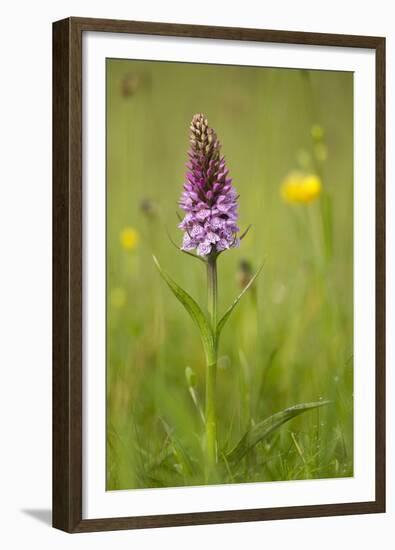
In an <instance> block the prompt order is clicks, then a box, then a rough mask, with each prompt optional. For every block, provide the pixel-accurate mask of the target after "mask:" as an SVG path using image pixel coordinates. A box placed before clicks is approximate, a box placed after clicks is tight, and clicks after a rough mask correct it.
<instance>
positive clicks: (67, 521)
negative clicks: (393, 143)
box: [53, 18, 385, 533]
mask: <svg viewBox="0 0 395 550" xmlns="http://www.w3.org/2000/svg"><path fill="white" fill-rule="evenodd" d="M86 31H94V32H118V33H132V34H148V35H149V34H151V35H160V36H177V37H195V38H212V39H223V40H248V41H258V42H273V43H286V44H307V45H321V46H334V47H353V48H371V49H374V50H375V52H376V499H375V500H374V501H372V502H359V503H346V504H330V505H314V506H293V507H282V508H266V509H254V510H232V511H220V512H203V513H192V514H171V515H156V516H144V517H122V518H102V519H91V520H88V519H82V486H83V479H82V395H83V394H82V368H83V365H82V276H83V265H82V215H83V210H82V84H83V83H82V33H83V32H86ZM103 475H104V474H103ZM384 511H385V39H384V38H381V37H371V36H349V35H336V34H322V33H304V32H290V31H277V30H262V29H243V28H227V27H209V26H200V25H175V24H170V23H147V22H140V21H115V20H105V19H86V18H69V19H64V20H62V21H58V22H56V23H54V25H53V526H54V527H56V528H58V529H62V530H64V531H67V532H70V533H77V532H79V533H80V532H88V531H105V530H118V529H141V528H151V527H168V526H176V525H197V524H210V523H230V522H245V521H264V520H273V519H288V518H303V517H323V516H334V515H350V514H366V513H377V512H384Z"/></svg>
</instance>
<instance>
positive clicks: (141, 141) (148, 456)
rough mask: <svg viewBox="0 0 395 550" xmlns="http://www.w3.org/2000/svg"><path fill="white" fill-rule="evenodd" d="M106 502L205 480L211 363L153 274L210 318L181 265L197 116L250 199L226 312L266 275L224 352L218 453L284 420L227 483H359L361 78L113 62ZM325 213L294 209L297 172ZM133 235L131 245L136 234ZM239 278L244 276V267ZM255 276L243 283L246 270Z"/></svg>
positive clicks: (196, 276) (191, 265)
mask: <svg viewBox="0 0 395 550" xmlns="http://www.w3.org/2000/svg"><path fill="white" fill-rule="evenodd" d="M106 70H107V472H106V479H107V489H108V490H115V489H130V488H144V487H166V486H170V487H174V486H183V485H200V484H203V483H204V475H203V469H202V465H203V450H202V438H203V435H204V427H203V424H202V421H201V418H200V416H199V412H198V410H197V408H196V406H195V404H194V402H193V400H192V398H191V394H190V392H189V389H188V384H187V380H186V377H185V369H186V367H187V366H189V367H190V368H191V369H192V370H193V371H194V373H195V374H196V388H195V391H196V396H197V399H198V400H199V402H200V404H201V406H202V407H203V409H204V384H205V361H204V355H203V350H202V346H201V342H200V337H199V334H198V332H197V330H196V327H195V326H194V325H193V323H192V321H191V320H190V318H189V317H188V315H187V313H186V312H185V311H184V310H183V308H182V306H181V305H180V304H179V303H178V301H177V300H176V299H175V297H174V296H173V295H172V294H171V292H170V291H169V289H168V288H167V287H166V285H165V283H164V282H163V281H162V279H161V278H160V275H159V273H158V271H157V269H156V267H155V265H154V262H153V260H152V253H155V255H156V256H157V257H158V259H159V261H160V263H161V265H162V267H163V268H164V269H165V270H166V271H167V272H168V273H170V275H171V276H172V277H173V278H174V279H175V280H176V281H177V282H178V283H179V284H180V285H181V286H182V287H183V288H185V289H186V290H187V291H188V292H189V293H190V294H191V295H192V296H193V297H194V298H195V299H196V300H197V301H198V302H199V304H201V305H202V306H204V305H205V302H206V274H205V269H204V265H203V264H201V263H200V262H197V261H195V260H194V259H192V258H190V257H188V256H187V255H185V254H183V253H181V252H180V251H178V250H177V249H176V248H175V247H174V246H173V245H172V244H171V242H170V240H169V238H168V235H167V232H169V233H170V235H171V237H172V238H173V239H174V241H176V242H177V243H180V242H181V238H182V233H181V231H180V230H179V229H177V224H178V219H177V215H176V212H177V211H178V207H177V201H178V199H179V196H180V193H181V189H182V185H183V182H184V173H185V163H186V161H187V149H188V132H189V124H190V121H191V118H192V116H193V115H194V114H195V113H198V112H203V113H205V115H206V116H207V118H208V120H209V124H210V125H211V126H213V127H214V128H215V130H216V132H217V134H218V137H219V139H220V141H221V143H222V146H223V149H222V150H223V153H224V154H225V156H226V159H227V163H228V166H229V169H230V174H231V177H232V178H233V183H234V186H235V187H236V189H237V191H238V192H239V193H240V199H239V203H240V208H239V212H240V226H241V228H242V229H243V228H245V227H247V226H248V225H249V224H252V228H251V230H250V232H249V233H248V235H247V236H246V237H245V239H244V240H243V241H242V244H241V247H240V248H239V249H237V250H231V251H228V252H226V253H224V254H222V255H221V257H220V258H219V262H218V263H219V265H218V269H219V311H220V313H221V312H223V311H224V310H225V309H226V308H227V307H228V306H229V305H230V303H231V302H232V301H233V299H234V298H235V297H236V295H237V294H238V293H239V292H240V290H241V287H242V285H243V282H244V281H245V279H246V277H248V273H247V272H246V268H245V266H246V265H248V266H250V268H251V269H252V270H254V269H256V268H257V267H258V266H259V264H260V263H261V262H262V261H264V262H265V263H264V268H263V271H262V273H261V274H260V276H259V278H258V279H257V282H256V283H255V284H254V286H253V287H252V289H250V290H249V291H248V292H247V294H246V295H245V296H244V297H243V299H242V301H241V302H240V304H239V305H238V307H237V309H236V310H235V312H234V313H233V315H232V317H231V318H230V320H229V321H228V324H227V325H226V327H225V329H224V332H223V335H222V339H221V344H220V349H219V356H220V360H219V368H218V374H217V399H216V404H217V414H218V436H219V445H220V448H227V449H228V448H231V447H232V446H234V445H235V443H237V441H238V440H239V439H240V438H241V436H242V435H243V433H244V432H245V431H246V430H247V429H248V427H250V426H251V425H254V424H256V423H257V422H259V421H260V420H262V419H264V418H266V417H268V416H270V415H271V414H273V413H275V412H277V411H280V410H282V409H284V408H286V407H288V406H291V405H294V404H297V403H304V402H309V401H318V400H321V399H330V400H332V401H333V403H332V404H331V405H328V406H325V407H322V408H320V409H317V410H315V411H312V412H307V413H305V414H303V415H301V416H300V417H298V418H296V419H294V420H292V421H291V422H289V423H287V424H285V425H284V426H283V427H282V428H281V429H280V430H278V431H277V432H275V433H274V434H273V435H272V436H271V437H270V438H269V439H267V440H265V441H263V442H261V443H259V444H258V445H257V446H256V447H255V448H254V449H253V451H251V452H250V453H249V454H248V456H247V457H246V458H245V459H243V461H242V462H241V463H240V464H239V465H238V466H237V468H235V469H234V470H229V469H228V470H224V472H223V473H222V474H221V475H222V477H221V479H220V480H219V481H220V482H222V483H237V482H258V481H274V480H294V479H295V480H296V479H310V478H328V477H345V476H352V475H353V160H352V159H353V77H352V74H351V73H344V72H329V71H305V70H290V69H289V70H288V69H269V68H268V69H266V68H254V67H233V66H218V65H200V64H181V63H165V62H151V61H149V62H141V61H130V60H116V59H113V60H107V68H106ZM298 169H299V170H304V171H306V172H309V173H314V174H317V175H318V176H319V177H320V178H321V180H322V185H323V190H324V191H323V193H322V194H321V196H320V198H318V199H317V200H315V201H314V202H312V203H310V204H291V203H287V202H284V200H283V198H282V196H281V194H280V187H281V183H282V181H283V180H284V178H285V177H286V176H287V175H288V174H289V173H290V172H292V171H294V170H298ZM125 235H126V236H125ZM241 266H244V270H243V269H242V267H241ZM247 271H248V270H247Z"/></svg>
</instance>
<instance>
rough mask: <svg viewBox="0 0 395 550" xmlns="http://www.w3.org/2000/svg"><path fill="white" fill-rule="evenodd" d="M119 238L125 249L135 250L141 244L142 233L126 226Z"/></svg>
mask: <svg viewBox="0 0 395 550" xmlns="http://www.w3.org/2000/svg"><path fill="white" fill-rule="evenodd" d="M119 238H120V241H121V245H122V247H123V248H124V249H125V250H133V249H135V248H136V247H137V245H138V244H139V240H140V235H139V234H138V232H137V231H136V230H135V229H133V227H125V228H124V229H122V231H121V233H120V236H119Z"/></svg>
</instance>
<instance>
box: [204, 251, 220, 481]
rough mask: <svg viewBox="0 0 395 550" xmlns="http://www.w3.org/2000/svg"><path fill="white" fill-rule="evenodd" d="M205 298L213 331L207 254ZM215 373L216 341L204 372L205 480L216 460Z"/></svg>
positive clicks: (214, 286) (212, 275) (214, 292)
mask: <svg viewBox="0 0 395 550" xmlns="http://www.w3.org/2000/svg"><path fill="white" fill-rule="evenodd" d="M207 299H208V312H209V316H210V321H211V326H212V330H213V333H214V334H215V333H216V328H217V302H218V282H217V258H216V255H213V256H209V257H208V261H207ZM216 375H217V342H215V343H214V349H213V352H212V356H211V357H209V358H208V360H207V374H206V453H207V472H206V476H207V480H208V481H209V479H210V478H211V477H212V475H213V473H214V470H215V464H216V462H217V420H216V410H215V388H216Z"/></svg>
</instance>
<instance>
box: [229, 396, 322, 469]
mask: <svg viewBox="0 0 395 550" xmlns="http://www.w3.org/2000/svg"><path fill="white" fill-rule="evenodd" d="M329 403H331V401H316V402H313V403H301V404H300V405H294V406H293V407H289V408H288V409H284V410H283V411H281V412H278V413H276V414H273V416H270V417H269V418H266V420H263V421H262V422H259V423H258V424H256V425H255V426H253V427H252V428H250V429H249V430H248V431H247V432H246V433H245V434H244V435H243V437H242V438H241V439H240V441H239V442H238V443H237V445H236V446H235V447H234V448H233V449H232V450H231V451H230V452H229V453H227V454H226V455H225V456H226V460H227V461H228V463H231V464H233V465H234V464H237V462H239V461H240V460H241V459H242V458H243V456H244V455H245V454H246V453H247V451H248V450H249V449H252V448H253V447H254V446H255V445H256V444H257V443H259V442H260V441H262V440H263V439H266V438H267V437H268V436H269V435H271V434H272V433H273V432H274V431H275V430H277V429H278V428H279V427H280V426H282V425H283V424H284V423H285V422H288V420H291V419H292V418H294V417H295V416H298V415H300V414H302V413H304V412H307V411H311V410H313V409H317V408H319V407H323V406H324V405H328V404H329Z"/></svg>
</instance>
